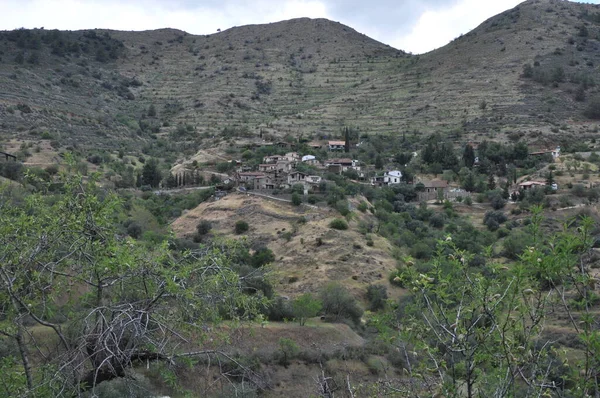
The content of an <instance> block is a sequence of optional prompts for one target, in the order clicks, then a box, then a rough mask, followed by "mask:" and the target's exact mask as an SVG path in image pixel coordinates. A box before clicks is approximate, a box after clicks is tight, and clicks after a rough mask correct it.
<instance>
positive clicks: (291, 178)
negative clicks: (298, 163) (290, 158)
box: [287, 171, 308, 187]
mask: <svg viewBox="0 0 600 398" xmlns="http://www.w3.org/2000/svg"><path fill="white" fill-rule="evenodd" d="M306 177H308V174H306V173H302V172H300V171H294V172H292V173H290V174H288V176H287V184H288V185H289V186H290V187H291V186H292V185H294V184H298V183H302V182H304V181H305V180H306Z"/></svg>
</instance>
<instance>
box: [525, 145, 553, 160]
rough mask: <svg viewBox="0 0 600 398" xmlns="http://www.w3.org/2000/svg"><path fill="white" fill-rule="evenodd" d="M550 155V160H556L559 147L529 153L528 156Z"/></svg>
mask: <svg viewBox="0 0 600 398" xmlns="http://www.w3.org/2000/svg"><path fill="white" fill-rule="evenodd" d="M546 154H549V155H552V159H558V158H559V157H560V146H557V147H556V148H554V149H544V150H541V151H535V152H529V156H542V155H546Z"/></svg>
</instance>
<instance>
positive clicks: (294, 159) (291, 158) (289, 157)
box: [284, 152, 300, 162]
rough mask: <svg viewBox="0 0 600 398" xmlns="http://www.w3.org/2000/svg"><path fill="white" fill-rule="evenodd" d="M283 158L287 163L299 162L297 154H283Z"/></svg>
mask: <svg viewBox="0 0 600 398" xmlns="http://www.w3.org/2000/svg"><path fill="white" fill-rule="evenodd" d="M284 158H285V160H287V161H288V162H298V161H300V155H298V152H288V153H286V154H285V156H284Z"/></svg>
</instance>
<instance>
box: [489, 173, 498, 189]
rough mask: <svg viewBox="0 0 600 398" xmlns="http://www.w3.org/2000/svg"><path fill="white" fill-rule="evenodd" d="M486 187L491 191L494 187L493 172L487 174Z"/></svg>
mask: <svg viewBox="0 0 600 398" xmlns="http://www.w3.org/2000/svg"><path fill="white" fill-rule="evenodd" d="M487 187H488V189H489V190H490V191H493V190H494V189H496V179H495V178H494V174H493V173H490V175H489V176H488V186H487Z"/></svg>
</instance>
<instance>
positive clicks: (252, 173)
mask: <svg viewBox="0 0 600 398" xmlns="http://www.w3.org/2000/svg"><path fill="white" fill-rule="evenodd" d="M239 175H240V176H243V177H263V176H264V175H265V174H264V173H258V172H256V171H244V172H241V173H239Z"/></svg>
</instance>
